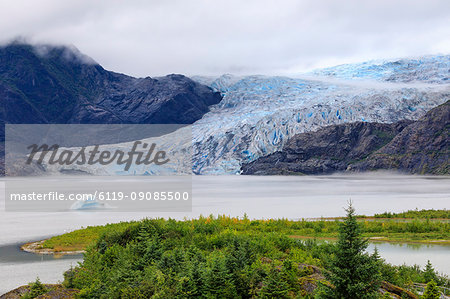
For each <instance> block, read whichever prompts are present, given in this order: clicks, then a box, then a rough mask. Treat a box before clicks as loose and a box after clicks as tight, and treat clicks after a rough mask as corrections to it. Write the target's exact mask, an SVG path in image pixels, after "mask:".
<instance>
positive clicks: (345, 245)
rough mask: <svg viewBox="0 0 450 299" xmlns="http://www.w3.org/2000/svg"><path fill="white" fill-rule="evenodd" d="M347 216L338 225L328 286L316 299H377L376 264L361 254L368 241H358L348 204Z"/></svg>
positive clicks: (363, 239)
mask: <svg viewBox="0 0 450 299" xmlns="http://www.w3.org/2000/svg"><path fill="white" fill-rule="evenodd" d="M345 211H346V212H347V216H346V218H345V219H344V221H343V222H342V223H340V225H339V237H338V242H337V244H336V249H335V255H334V258H333V260H332V261H331V267H330V269H329V270H330V272H328V273H327V272H326V273H325V274H326V276H327V279H328V280H329V282H330V283H331V286H329V285H326V284H323V285H322V287H321V291H320V292H319V297H320V298H339V299H340V298H345V299H347V298H355V299H356V298H377V297H378V289H379V286H380V280H381V276H380V271H379V263H378V262H377V261H376V260H375V259H374V258H372V257H371V256H370V255H368V254H367V253H365V250H366V249H367V246H368V240H367V239H365V238H363V237H362V231H361V226H360V225H359V224H358V222H357V219H356V216H355V209H354V208H353V206H352V203H351V202H350V203H349V206H348V208H347V209H346V210H345Z"/></svg>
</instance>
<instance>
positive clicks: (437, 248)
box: [367, 242, 450, 275]
mask: <svg viewBox="0 0 450 299" xmlns="http://www.w3.org/2000/svg"><path fill="white" fill-rule="evenodd" d="M375 246H376V247H377V248H378V250H379V252H380V255H381V257H383V258H384V259H385V260H386V261H387V262H388V263H391V264H393V265H403V264H406V265H416V264H417V265H419V266H420V267H421V268H422V269H423V267H425V264H426V263H427V261H428V260H430V262H431V263H432V264H433V266H434V268H435V269H436V271H438V272H439V273H444V274H446V275H449V274H450V246H448V245H431V244H417V243H388V242H386V243H381V242H375V243H371V244H370V245H369V248H368V249H367V250H368V251H369V252H373V250H374V248H375Z"/></svg>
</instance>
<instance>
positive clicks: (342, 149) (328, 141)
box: [242, 101, 450, 175]
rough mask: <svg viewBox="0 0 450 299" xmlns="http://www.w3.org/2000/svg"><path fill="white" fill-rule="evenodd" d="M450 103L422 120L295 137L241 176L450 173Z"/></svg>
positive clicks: (345, 127) (348, 127) (336, 127)
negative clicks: (361, 172) (386, 172)
mask: <svg viewBox="0 0 450 299" xmlns="http://www.w3.org/2000/svg"><path fill="white" fill-rule="evenodd" d="M449 118H450V101H448V102H446V103H445V104H443V105H440V106H439V107H436V108H434V109H432V110H431V111H429V112H428V113H427V114H426V115H425V116H423V117H422V118H421V119H419V120H418V121H413V122H411V121H401V122H398V123H394V124H379V123H364V122H357V123H348V124H341V125H333V126H328V127H325V128H322V129H319V130H318V131H316V132H310V133H303V134H298V135H295V136H294V137H292V138H291V139H290V140H289V142H287V144H286V145H285V146H284V148H283V150H282V151H277V152H275V153H273V154H270V155H268V156H266V157H261V158H259V159H257V160H255V161H253V162H250V163H246V164H244V165H243V166H242V173H243V174H257V175H271V174H327V173H332V172H336V171H368V170H377V169H385V170H398V171H402V172H408V173H433V174H449V173H450V167H449V154H450V144H449V140H450V138H449V137H450V136H449V128H450V121H449Z"/></svg>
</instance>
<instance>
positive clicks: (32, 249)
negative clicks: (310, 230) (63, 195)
mask: <svg viewBox="0 0 450 299" xmlns="http://www.w3.org/2000/svg"><path fill="white" fill-rule="evenodd" d="M289 237H290V238H293V239H305V240H306V239H316V240H329V241H335V240H337V238H336V237H314V236H298V235H290V236H289ZM368 239H369V242H371V243H394V244H417V245H440V246H449V245H450V240H423V241H421V240H410V241H405V240H403V241H400V240H391V239H387V238H385V237H369V238H368ZM47 240H48V239H43V240H38V241H33V242H28V243H25V244H23V245H21V246H20V250H22V251H25V252H29V253H34V254H44V255H77V254H83V253H85V252H86V250H58V251H57V250H55V249H52V248H43V247H42V244H43V243H44V242H45V241H47Z"/></svg>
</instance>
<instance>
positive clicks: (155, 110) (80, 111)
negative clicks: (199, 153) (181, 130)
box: [0, 43, 221, 124]
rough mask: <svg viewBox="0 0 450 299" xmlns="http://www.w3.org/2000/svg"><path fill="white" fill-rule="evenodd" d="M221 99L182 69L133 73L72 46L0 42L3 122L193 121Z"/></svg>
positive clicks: (0, 114)
mask: <svg viewBox="0 0 450 299" xmlns="http://www.w3.org/2000/svg"><path fill="white" fill-rule="evenodd" d="M220 100H221V96H220V95H219V94H218V93H217V92H213V91H212V90H211V89H210V88H208V87H206V86H204V85H201V84H199V83H196V82H194V81H192V80H191V79H189V78H187V77H185V76H183V75H168V76H165V77H158V78H150V77H146V78H134V77H130V76H127V75H124V74H119V73H115V72H111V71H107V70H105V69H104V68H103V67H102V66H100V65H99V64H97V63H96V62H95V61H94V60H93V59H91V58H89V57H87V56H85V55H83V54H81V53H79V52H78V50H76V49H73V48H69V47H63V46H48V45H41V46H32V45H28V44H22V43H12V44H9V45H6V46H3V47H0V101H1V107H2V108H1V109H2V110H1V111H0V118H1V122H2V123H16V124H17V123H61V124H65V123H137V124H141V123H142V124H144V123H145V124H151V123H162V124H165V123H178V124H190V123H193V122H194V121H196V120H198V119H199V118H201V117H202V115H203V114H204V113H206V112H207V111H208V107H209V106H210V105H212V104H217V103H218V102H220Z"/></svg>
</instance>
